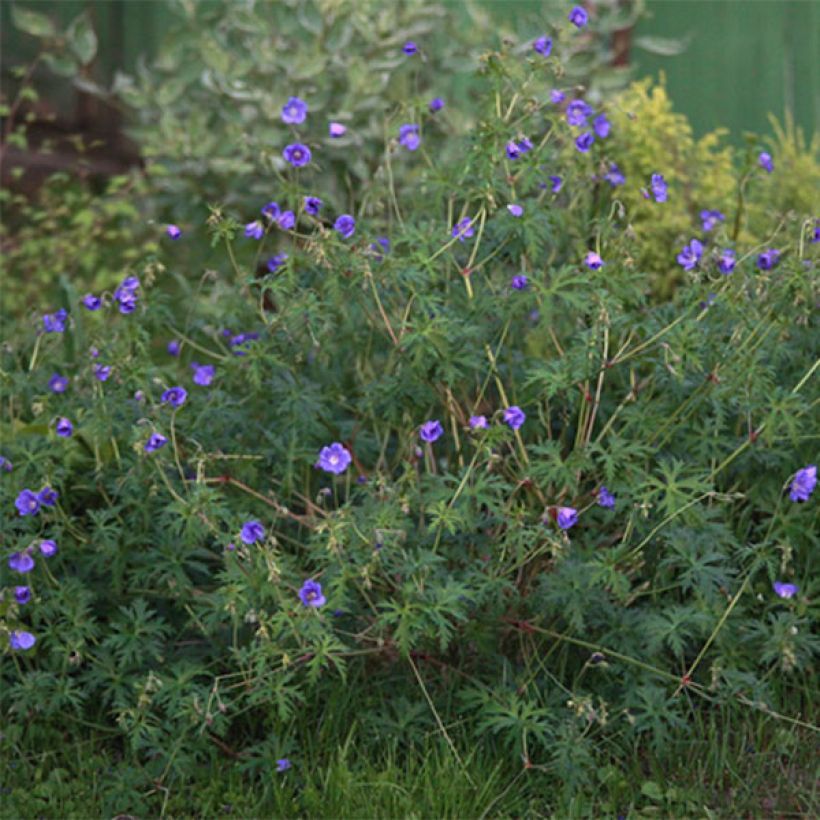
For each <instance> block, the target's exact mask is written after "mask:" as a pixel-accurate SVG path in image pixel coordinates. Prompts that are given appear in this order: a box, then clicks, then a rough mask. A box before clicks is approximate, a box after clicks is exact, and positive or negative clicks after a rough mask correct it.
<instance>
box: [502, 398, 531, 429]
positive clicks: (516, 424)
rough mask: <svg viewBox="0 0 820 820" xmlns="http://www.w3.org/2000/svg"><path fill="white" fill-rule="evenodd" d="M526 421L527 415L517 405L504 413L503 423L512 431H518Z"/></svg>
mask: <svg viewBox="0 0 820 820" xmlns="http://www.w3.org/2000/svg"><path fill="white" fill-rule="evenodd" d="M526 420H527V414H526V413H525V412H524V411H523V410H522V409H521V408H520V407H518V406H517V405H515V404H513V405H511V406H510V407H508V408H507V409H506V410H505V411H504V421H505V422H506V423H507V424H509V426H510V427H511V428H512V429H513V430H518V429H519V428H520V427H521V425H523V424H524V422H525V421H526Z"/></svg>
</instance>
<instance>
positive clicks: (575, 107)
mask: <svg viewBox="0 0 820 820" xmlns="http://www.w3.org/2000/svg"><path fill="white" fill-rule="evenodd" d="M592 113H593V110H592V106H591V105H589V104H588V103H586V102H585V101H584V100H573V101H572V102H571V103H570V104H569V105H568V106H567V122H568V123H569V124H570V125H572V126H575V127H577V126H579V125H586V124H587V118H588V117H590V116H591V115H592Z"/></svg>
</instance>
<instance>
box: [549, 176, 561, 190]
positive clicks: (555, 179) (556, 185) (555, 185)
mask: <svg viewBox="0 0 820 820" xmlns="http://www.w3.org/2000/svg"><path fill="white" fill-rule="evenodd" d="M549 180H550V182H551V183H552V185H551V186H550V190H551V191H552V193H554V194H557V193H559V192H560V190H561V188H562V187H563V185H564V180H563V179H561V177H559V176H551V177H550V178H549Z"/></svg>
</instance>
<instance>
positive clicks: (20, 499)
mask: <svg viewBox="0 0 820 820" xmlns="http://www.w3.org/2000/svg"><path fill="white" fill-rule="evenodd" d="M14 506H15V507H17V512H18V513H20V515H37V513H38V512H40V499H39V498H38V497H37V493H35V492H32V491H31V490H29V489H28V488H26V489H25V490H21V491H20V493H19V495H18V496H17V499H16V500H15V502H14Z"/></svg>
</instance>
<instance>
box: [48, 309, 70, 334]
mask: <svg viewBox="0 0 820 820" xmlns="http://www.w3.org/2000/svg"><path fill="white" fill-rule="evenodd" d="M67 318H68V311H67V310H66V309H65V308H60V309H59V310H58V311H57V312H56V313H46V314H45V316H43V329H44V330H45V332H46V333H62V332H63V331H65V321H66V319H67Z"/></svg>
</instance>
